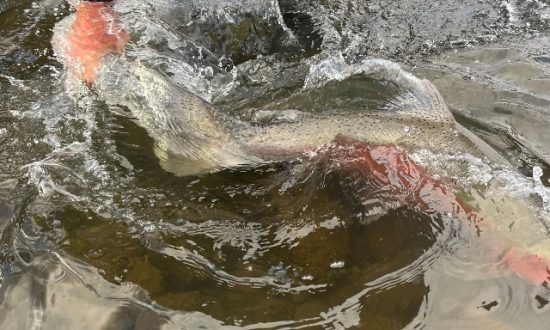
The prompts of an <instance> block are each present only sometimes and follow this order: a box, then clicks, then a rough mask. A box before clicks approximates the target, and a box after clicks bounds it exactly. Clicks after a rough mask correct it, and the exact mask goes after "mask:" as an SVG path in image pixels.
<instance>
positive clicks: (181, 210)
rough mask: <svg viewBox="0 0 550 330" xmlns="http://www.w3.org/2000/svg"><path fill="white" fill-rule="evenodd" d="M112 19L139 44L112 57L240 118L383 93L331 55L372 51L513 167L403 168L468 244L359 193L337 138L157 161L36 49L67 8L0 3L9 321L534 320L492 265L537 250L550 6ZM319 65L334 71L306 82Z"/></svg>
mask: <svg viewBox="0 0 550 330" xmlns="http://www.w3.org/2000/svg"><path fill="white" fill-rule="evenodd" d="M116 9H117V11H118V12H119V13H120V15H121V19H122V21H123V23H124V24H125V25H126V27H127V29H128V31H129V32H130V34H131V40H132V42H131V43H130V44H129V45H128V47H127V53H126V55H125V58H126V61H128V62H130V63H132V61H139V62H140V63H142V65H144V66H147V67H149V68H154V69H156V70H159V71H161V72H163V73H165V74H166V75H167V76H169V77H170V79H171V80H172V81H174V82H175V83H177V84H179V85H181V86H184V87H185V88H187V89H189V90H190V91H192V92H193V93H195V94H197V95H200V96H201V97H203V98H205V99H206V100H208V101H211V102H213V103H214V104H215V105H216V107H218V108H220V109H222V110H223V111H224V112H226V113H228V114H231V115H233V116H236V117H238V118H239V119H241V120H244V121H255V122H263V123H273V122H278V121H279V122H280V121H283V122H285V121H286V122H288V121H293V120H296V119H297V118H301V116H307V115H308V113H320V112H324V111H330V110H334V109H338V110H346V111H350V110H353V111H373V110H375V109H377V108H379V107H380V106H382V105H383V104H384V102H385V101H386V100H388V99H389V98H390V97H391V96H392V95H394V93H395V86H394V85H392V84H390V83H387V82H386V83H385V82H383V81H381V82H380V81H378V82H377V81H373V80H370V79H366V78H364V77H361V76H355V77H350V78H347V79H344V80H342V81H339V80H338V79H337V78H338V76H339V74H341V73H342V72H341V69H342V66H340V67H339V66H338V65H337V64H338V63H341V64H342V63H343V64H345V65H346V66H347V65H353V63H357V62H359V61H361V60H363V59H364V58H367V57H380V58H384V59H391V60H394V61H397V62H400V63H401V64H402V65H403V67H405V68H406V69H407V70H408V71H410V72H412V73H413V74H415V75H417V76H419V77H423V78H428V79H430V80H431V81H432V82H433V83H434V84H435V85H436V86H437V88H438V89H439V90H440V92H441V93H442V95H443V96H444V98H445V100H446V102H447V104H448V106H449V108H451V110H452V111H453V112H454V114H455V117H456V118H457V120H458V122H460V123H461V124H462V125H464V126H465V127H467V128H468V129H469V130H471V131H472V132H474V133H475V134H476V135H477V136H479V137H481V138H482V139H483V140H484V141H486V142H487V143H488V144H490V145H491V146H492V147H493V148H495V149H496V150H497V151H498V152H499V153H500V154H501V155H503V156H504V158H506V159H507V160H508V161H509V162H510V163H511V166H510V167H506V166H503V167H500V166H496V165H488V164H486V162H485V161H483V160H480V159H478V158H476V157H474V156H471V155H441V154H436V153H433V152H432V151H430V150H423V151H417V152H415V153H414V154H412V155H411V158H412V159H413V160H414V161H415V162H416V163H419V164H422V165H423V166H425V167H427V169H428V171H430V173H433V174H437V175H439V177H440V178H441V180H442V181H444V182H445V184H447V185H450V186H453V187H454V194H456V195H457V196H459V197H460V198H461V199H462V200H464V201H465V202H466V203H468V204H469V205H470V206H471V207H472V208H474V209H475V211H476V212H478V213H480V214H482V215H483V216H484V217H485V218H487V221H489V223H490V225H488V226H487V227H483V232H482V233H481V235H479V236H477V235H476V234H475V232H473V231H472V228H471V226H469V225H467V223H466V222H464V221H457V219H456V218H455V217H453V216H449V215H448V214H446V213H445V212H439V213H438V212H436V213H431V212H427V211H426V210H425V209H422V208H414V207H407V206H406V205H400V204H399V203H397V202H396V201H395V200H392V197H391V196H395V195H394V194H393V193H391V194H388V193H386V194H384V193H383V192H382V193H380V194H376V193H373V190H372V186H369V185H372V184H374V183H375V181H372V177H371V176H370V174H369V173H368V172H365V171H362V170H361V169H360V168H359V169H358V168H353V167H352V168H351V169H350V168H346V167H345V166H343V164H342V163H339V162H338V161H331V159H333V158H331V157H329V156H330V155H331V152H341V151H342V150H340V149H338V148H336V151H334V149H331V147H326V148H322V149H321V150H317V151H316V152H313V153H306V154H299V155H298V156H297V157H295V158H294V159H292V160H291V161H288V162H280V163H271V164H264V165H261V166H258V167H251V168H236V169H235V168H234V169H230V170H223V171H218V172H215V173H211V174H203V175H191V176H176V175H174V174H172V173H171V172H168V171H165V170H164V169H163V168H162V167H161V164H160V163H159V159H158V158H157V155H162V154H159V150H158V149H159V148H158V147H159V146H158V145H156V143H155V141H154V140H153V139H152V138H151V137H150V136H149V135H148V134H147V132H146V131H145V129H144V128H142V127H141V126H140V125H139V123H138V122H137V121H136V118H135V116H134V115H133V114H132V112H131V111H129V110H128V109H125V108H123V107H117V106H113V105H108V104H106V103H105V102H103V101H102V100H101V95H99V96H97V95H93V94H90V93H88V92H87V90H86V89H85V88H83V87H82V86H79V85H78V84H76V83H74V82H66V80H65V74H64V72H65V71H64V69H63V66H62V64H61V63H60V62H59V60H58V58H57V57H55V56H54V54H53V52H52V48H51V43H50V41H51V38H52V34H53V30H52V29H53V28H54V26H55V25H56V23H58V22H59V21H60V20H62V19H63V18H64V17H68V16H69V15H70V14H71V12H70V8H69V6H68V5H67V4H66V3H65V2H63V1H61V0H59V1H57V0H51V1H36V2H32V1H20V2H12V1H0V13H1V14H0V26H1V27H2V28H1V29H0V99H1V100H2V106H1V107H0V229H1V230H2V238H1V243H2V247H1V265H2V268H1V270H2V271H1V286H0V300H1V301H2V303H1V305H0V315H2V317H0V320H1V321H0V323H2V328H6V329H30V328H33V329H53V328H55V329H57V328H87V329H105V328H107V329H111V328H112V329H119V328H141V329H156V328H167V329H170V328H176V329H177V328H190V329H193V328H199V327H200V326H202V327H205V328H221V327H237V328H239V327H244V328H251V329H257V328H308V327H309V328H320V327H325V328H331V329H337V328H348V327H359V328H380V329H400V328H414V329H417V328H423V329H439V328H458V329H460V328H465V329H472V328H480V329H481V328H489V327H490V328H506V329H509V328H511V329H516V328H517V329H521V328H526V327H530V328H532V329H545V328H546V327H547V326H546V325H547V324H548V319H549V315H550V314H549V311H548V301H549V300H550V293H549V292H548V289H547V286H545V285H539V283H537V282H533V281H531V280H530V279H529V278H528V277H526V276H524V275H525V274H523V275H522V274H520V273H518V272H515V271H513V270H511V269H510V267H508V266H507V265H506V263H505V262H504V259H505V255H506V253H508V252H509V251H510V249H511V248H512V247H518V248H521V249H523V250H521V251H529V252H530V253H538V254H540V255H541V256H550V253H549V252H548V251H549V250H548V221H549V220H550V217H549V216H548V212H550V209H549V208H548V206H549V205H550V204H548V202H549V201H550V194H549V193H548V189H547V188H546V187H548V186H550V183H549V181H548V179H549V177H550V174H549V173H550V171H549V165H548V164H549V158H548V157H549V150H548V147H547V146H548V145H549V142H550V136H548V133H547V129H546V127H547V126H548V122H549V118H550V115H549V111H550V108H549V104H548V102H549V101H550V99H549V95H548V92H547V87H546V86H548V79H549V77H548V68H547V66H548V59H547V54H548V49H547V48H548V47H547V46H546V45H548V44H549V43H548V37H547V33H548V32H547V28H548V19H549V18H550V16H549V15H548V13H549V9H548V7H547V5H546V4H545V3H544V2H538V1H530V2H523V1H483V2H478V1H463V2H460V3H456V1H443V2H437V3H435V2H434V3H426V2H425V1H412V2H408V3H407V4H403V3H400V2H391V1H387V2H386V1H378V2H372V1H370V2H367V3H363V2H360V1H344V0H341V1H340V0H335V1H332V0H331V1H312V2H301V1H282V0H281V1H267V0H266V1H222V2H219V1H207V0H196V1H176V0H161V1H159V0H157V1H133V0H120V2H118V3H117V5H116ZM343 18H345V19H343ZM63 24H65V29H66V24H67V22H65V23H61V24H59V25H58V26H57V29H60V30H61V31H62V30H63V28H64V27H63V26H64V25H63ZM321 63H333V64H332V65H329V66H326V67H323V68H324V69H326V70H325V71H324V72H323V74H321V75H317V74H314V73H315V72H319V71H316V70H315V69H316V68H321V67H322V66H320V64H321ZM339 70H340V71H339ZM308 84H309V85H308ZM304 86H306V87H308V88H303V87H304ZM311 86H314V87H311ZM344 150H346V149H344ZM369 180H370V181H369ZM369 187H371V188H370V190H369ZM432 192H433V191H432ZM391 202H394V203H397V204H395V205H397V206H395V205H394V204H392V203H391ZM432 202H434V203H437V202H438V200H437V199H435V200H432ZM392 205H394V207H392Z"/></svg>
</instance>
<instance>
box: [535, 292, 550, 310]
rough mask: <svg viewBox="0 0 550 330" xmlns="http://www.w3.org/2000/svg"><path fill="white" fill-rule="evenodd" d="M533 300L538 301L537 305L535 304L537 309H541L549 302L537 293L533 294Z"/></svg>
mask: <svg viewBox="0 0 550 330" xmlns="http://www.w3.org/2000/svg"><path fill="white" fill-rule="evenodd" d="M535 300H536V301H537V302H538V303H539V305H538V306H537V309H541V308H543V307H544V306H546V305H548V303H549V301H548V299H544V298H543V297H541V296H539V295H536V296H535Z"/></svg>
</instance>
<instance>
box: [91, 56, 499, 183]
mask: <svg viewBox="0 0 550 330" xmlns="http://www.w3.org/2000/svg"><path fill="white" fill-rule="evenodd" d="M351 75H354V76H355V75H364V76H366V77H369V78H371V79H375V80H380V81H386V82H391V83H393V84H394V85H396V86H397V87H398V89H399V90H400V92H399V93H398V94H397V95H396V96H395V97H393V98H392V99H391V100H389V101H388V102H387V103H386V104H385V105H384V106H383V107H382V108H380V109H379V110H377V111H354V112H342V111H339V112H330V111H327V112H324V113H319V114H309V115H305V116H304V117H303V118H301V119H298V120H295V121H292V122H282V123H273V124H252V123H248V122H244V121H240V120H238V119H236V118H233V117H231V116H229V115H227V114H225V113H223V112H221V111H219V110H217V109H216V108H215V107H214V106H213V105H211V104H210V103H208V102H206V101H205V100H203V99H201V98H200V97H199V96H197V95H194V94H192V93H190V92H189V91H187V90H185V89H184V88H182V87H179V86H176V85H175V84H173V83H171V82H170V80H169V79H168V78H167V77H164V76H163V75H162V74H160V73H158V72H156V71H154V70H152V69H150V68H146V67H144V66H142V65H139V64H135V63H127V62H125V63H120V61H119V62H118V63H117V64H116V65H106V66H105V67H104V69H103V72H102V74H101V75H100V76H99V77H100V78H99V81H98V83H97V84H96V88H97V89H98V91H99V94H100V95H101V96H102V98H103V99H104V100H105V101H106V102H107V103H109V104H112V105H119V106H120V105H122V106H125V107H127V108H128V109H130V110H131V112H132V114H133V115H134V116H136V117H137V118H138V121H139V124H140V125H141V126H143V127H144V128H145V129H146V130H147V131H148V133H149V134H150V135H151V136H152V137H153V138H154V139H155V141H156V144H157V148H156V151H157V155H158V156H159V159H160V162H161V165H162V166H163V167H164V168H165V169H166V170H168V171H171V172H174V173H176V174H179V175H189V174H198V173H204V172H211V171H215V170H219V169H221V168H229V167H238V166H250V165H252V166H254V165H258V164H261V163H265V162H272V161H282V160H288V159H290V158H292V157H295V156H296V155H298V154H301V153H303V152H304V151H308V150H315V149H316V148H318V147H320V146H323V145H326V144H327V143H329V142H330V141H332V140H333V139H334V138H335V137H336V136H338V135H343V136H345V137H347V138H350V139H354V140H359V141H364V142H368V143H374V144H395V145H399V146H403V147H404V148H406V149H407V150H410V151H412V150H418V149H428V150H431V151H432V152H435V153H444V154H463V153H468V154H472V155H475V156H478V157H482V156H487V157H488V158H490V159H491V160H495V161H498V162H502V163H505V161H504V160H503V159H502V157H500V156H499V155H498V154H497V153H496V152H495V151H494V150H493V149H492V148H491V147H489V146H488V145H487V144H486V143H484V142H483V141H482V140H480V139H479V138H477V137H476V136H475V135H473V134H472V133H470V132H469V131H468V130H466V129H465V128H463V127H462V126H461V125H459V124H458V123H457V122H456V121H455V120H454V118H453V115H452V113H451V112H450V111H449V109H448V108H447V106H446V105H445V102H444V101H443V98H442V97H441V95H440V94H439V92H438V91H437V89H436V88H435V87H434V86H433V85H432V84H431V83H430V82H429V81H428V80H425V79H419V78H417V77H415V76H414V75H412V74H410V73H408V72H406V71H404V70H402V69H401V68H400V66H399V65H398V64H396V63H393V62H390V61H387V60H381V59H372V60H366V61H364V62H362V63H361V64H360V65H357V66H355V67H354V69H353V71H352V72H348V76H351ZM130 90H131V92H129V91H130ZM121 91H126V92H121Z"/></svg>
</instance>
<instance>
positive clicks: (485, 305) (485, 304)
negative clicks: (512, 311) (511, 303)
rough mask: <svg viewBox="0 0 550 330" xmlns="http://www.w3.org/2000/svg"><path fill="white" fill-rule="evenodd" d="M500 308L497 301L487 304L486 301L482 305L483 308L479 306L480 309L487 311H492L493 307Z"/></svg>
mask: <svg viewBox="0 0 550 330" xmlns="http://www.w3.org/2000/svg"><path fill="white" fill-rule="evenodd" d="M496 306H498V302H497V301H496V300H494V301H492V302H490V303H486V302H485V301H484V302H482V303H481V306H479V307H478V308H483V309H485V310H487V311H490V310H491V309H492V308H493V307H496Z"/></svg>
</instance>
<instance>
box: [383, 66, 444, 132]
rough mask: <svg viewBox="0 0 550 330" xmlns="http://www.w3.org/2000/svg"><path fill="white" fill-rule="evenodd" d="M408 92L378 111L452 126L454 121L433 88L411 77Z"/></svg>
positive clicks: (424, 80)
mask: <svg viewBox="0 0 550 330" xmlns="http://www.w3.org/2000/svg"><path fill="white" fill-rule="evenodd" d="M410 82H411V84H410V86H408V87H409V89H408V90H406V91H404V92H402V93H399V94H398V95H397V96H395V97H393V98H392V99H390V100H389V101H388V102H387V103H386V104H385V105H384V106H383V107H382V108H381V109H380V110H381V111H391V112H393V113H395V114H399V115H403V116H409V117H414V118H418V119H419V120H425V121H426V122H437V123H442V124H448V125H454V124H455V119H454V117H453V114H452V113H451V111H450V110H449V109H448V108H447V105H446V104H445V101H444V100H443V97H442V96H441V94H439V91H438V90H437V89H436V88H435V86H434V85H433V84H432V83H431V82H429V81H428V80H426V79H418V78H416V77H413V76H412V75H411V77H410Z"/></svg>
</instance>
